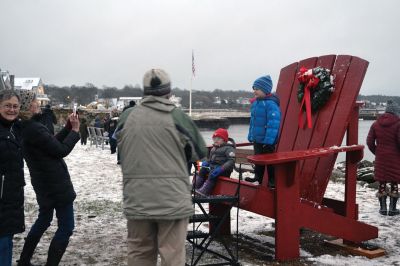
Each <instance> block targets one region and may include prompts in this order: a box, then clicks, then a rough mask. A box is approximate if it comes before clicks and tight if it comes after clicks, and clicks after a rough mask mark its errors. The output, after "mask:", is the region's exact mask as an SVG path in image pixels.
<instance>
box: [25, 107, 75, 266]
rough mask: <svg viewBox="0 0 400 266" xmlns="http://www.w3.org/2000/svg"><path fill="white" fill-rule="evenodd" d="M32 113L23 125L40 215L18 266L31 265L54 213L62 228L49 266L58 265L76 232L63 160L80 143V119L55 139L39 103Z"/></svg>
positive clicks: (70, 121) (53, 244) (52, 245)
mask: <svg viewBox="0 0 400 266" xmlns="http://www.w3.org/2000/svg"><path fill="white" fill-rule="evenodd" d="M29 113H30V116H31V118H30V119H29V120H27V121H24V122H23V124H22V147H23V155H24V158H25V161H26V163H27V165H28V168H29V172H30V176H31V183H32V186H33V189H34V190H35V193H36V200H37V202H38V205H39V215H38V218H37V219H36V221H35V223H34V224H33V226H32V227H31V229H30V231H29V233H28V236H27V237H26V240H25V243H24V247H23V250H22V253H21V256H20V259H19V262H18V265H31V264H30V261H31V258H32V255H33V253H34V251H35V248H36V246H37V244H38V243H39V241H40V238H41V237H42V235H43V233H44V232H45V231H46V230H47V228H48V227H49V226H50V224H51V221H52V220H53V213H54V211H55V213H56V216H57V221H58V222H57V225H58V228H57V231H56V233H55V235H54V237H53V239H52V241H51V243H50V247H49V251H48V255H47V263H46V265H47V266H51V265H58V264H59V262H60V260H61V258H62V256H63V254H64V252H65V250H66V248H67V246H68V243H69V238H70V236H71V235H72V231H73V229H74V210H73V202H74V200H75V197H76V194H75V191H74V187H73V185H72V182H71V178H70V175H69V172H68V168H67V165H66V164H65V162H64V160H63V158H64V157H66V156H67V155H68V154H69V153H70V152H71V151H72V149H73V148H74V146H75V144H76V143H77V142H78V141H79V118H78V116H76V115H74V114H71V115H70V116H69V118H68V122H67V125H66V126H65V127H64V128H63V129H62V130H61V131H60V132H59V133H58V134H57V135H56V136H54V135H52V134H51V132H50V131H49V130H48V129H47V128H46V127H45V126H44V125H43V124H41V123H40V108H39V104H38V102H37V101H32V103H31V104H30V108H29Z"/></svg>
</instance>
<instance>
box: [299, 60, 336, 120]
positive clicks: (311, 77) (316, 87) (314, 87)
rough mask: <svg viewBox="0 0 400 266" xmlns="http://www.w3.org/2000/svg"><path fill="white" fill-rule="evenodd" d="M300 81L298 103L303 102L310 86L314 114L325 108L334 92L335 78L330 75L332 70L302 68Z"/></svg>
mask: <svg viewBox="0 0 400 266" xmlns="http://www.w3.org/2000/svg"><path fill="white" fill-rule="evenodd" d="M298 79H299V81H300V83H299V86H298V89H297V100H298V102H300V103H301V102H302V101H303V97H304V90H305V88H306V86H310V100H311V111H312V113H315V112H316V111H318V110H319V109H321V108H322V107H323V106H325V104H326V103H327V102H328V100H329V98H330V96H331V95H332V93H333V91H334V83H333V79H334V78H333V76H332V75H331V74H330V70H329V69H326V68H323V67H316V68H313V69H306V68H301V69H300V72H299V76H298ZM303 110H305V105H303Z"/></svg>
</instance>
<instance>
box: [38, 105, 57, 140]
mask: <svg viewBox="0 0 400 266" xmlns="http://www.w3.org/2000/svg"><path fill="white" fill-rule="evenodd" d="M40 122H42V124H43V125H45V126H46V127H47V128H48V129H49V130H50V132H51V133H52V134H53V135H54V125H55V124H57V117H56V115H55V114H54V112H53V110H51V109H49V108H44V109H43V111H42V115H41V116H40Z"/></svg>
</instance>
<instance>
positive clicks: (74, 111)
mask: <svg viewBox="0 0 400 266" xmlns="http://www.w3.org/2000/svg"><path fill="white" fill-rule="evenodd" d="M77 108H78V104H77V103H74V109H73V114H74V116H76V110H77Z"/></svg>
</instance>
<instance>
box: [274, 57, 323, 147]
mask: <svg viewBox="0 0 400 266" xmlns="http://www.w3.org/2000/svg"><path fill="white" fill-rule="evenodd" d="M317 59H318V58H316V57H313V58H308V59H306V60H303V61H300V62H299V63H298V64H297V66H304V67H307V68H313V67H314V66H315V64H316V63H317ZM297 71H298V69H297ZM297 71H296V73H297ZM291 78H292V79H291V83H292V84H293V85H292V87H291V88H288V87H277V92H276V93H277V94H278V96H279V98H280V99H283V97H284V96H285V94H284V93H282V92H283V91H286V90H289V89H290V98H289V101H288V102H287V106H285V105H283V104H284V103H283V104H281V110H282V111H283V112H282V117H283V119H282V127H281V129H282V130H281V132H280V135H281V137H280V139H279V143H278V146H277V151H291V150H293V146H294V144H295V141H296V137H297V130H298V117H297V115H295V114H298V112H299V109H300V107H299V104H298V102H297V88H298V86H299V81H298V80H297V79H296V75H294V76H292V77H291ZM278 84H279V83H278ZM281 94H282V96H281ZM284 110H286V111H284Z"/></svg>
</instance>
